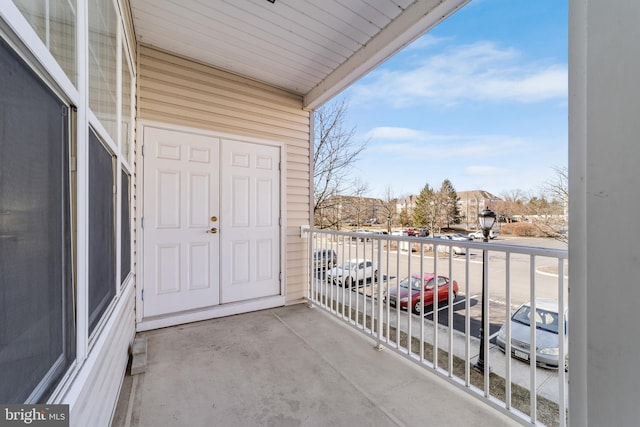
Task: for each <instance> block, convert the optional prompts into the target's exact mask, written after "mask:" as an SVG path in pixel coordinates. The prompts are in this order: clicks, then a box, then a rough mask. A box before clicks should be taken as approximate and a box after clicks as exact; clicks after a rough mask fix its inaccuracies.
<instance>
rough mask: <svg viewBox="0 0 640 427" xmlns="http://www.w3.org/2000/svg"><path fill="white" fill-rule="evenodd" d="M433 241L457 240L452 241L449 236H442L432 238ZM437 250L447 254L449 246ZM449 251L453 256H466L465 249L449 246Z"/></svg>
mask: <svg viewBox="0 0 640 427" xmlns="http://www.w3.org/2000/svg"><path fill="white" fill-rule="evenodd" d="M433 238H434V239H442V240H457V239H454V238H453V237H452V236H451V235H450V234H443V235H441V236H433ZM439 250H441V251H444V252H449V246H440V247H439ZM451 250H452V251H453V254H454V255H466V253H467V248H465V247H463V246H451Z"/></svg>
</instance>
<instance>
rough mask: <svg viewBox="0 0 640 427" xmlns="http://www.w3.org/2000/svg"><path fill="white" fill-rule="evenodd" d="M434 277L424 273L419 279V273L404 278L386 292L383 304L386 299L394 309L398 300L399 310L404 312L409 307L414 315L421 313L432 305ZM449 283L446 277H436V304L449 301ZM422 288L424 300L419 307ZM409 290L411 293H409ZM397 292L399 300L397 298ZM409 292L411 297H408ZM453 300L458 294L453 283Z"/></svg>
mask: <svg viewBox="0 0 640 427" xmlns="http://www.w3.org/2000/svg"><path fill="white" fill-rule="evenodd" d="M434 283H435V280H434V275H433V273H424V274H423V275H422V277H420V274H419V273H415V274H412V275H411V276H409V277H405V278H404V279H402V281H401V282H400V283H399V285H398V286H391V287H390V288H389V290H388V296H385V302H386V299H387V297H388V298H389V305H390V306H391V307H396V306H397V305H398V302H397V301H398V299H400V309H402V310H406V309H407V306H410V307H411V311H413V312H414V313H416V314H420V313H422V311H423V310H422V309H423V307H427V306H430V305H433V295H434V291H433V288H434V286H433V285H434ZM450 283H451V281H450V280H449V278H448V277H444V276H438V302H441V301H446V300H448V299H449V285H450ZM423 286H424V299H423V304H422V306H421V305H420V292H421V289H422V287H423ZM409 288H411V291H409ZM398 291H399V298H398ZM409 292H411V297H409ZM452 292H453V299H455V298H456V295H457V294H458V283H457V282H456V281H455V280H454V281H453V288H452Z"/></svg>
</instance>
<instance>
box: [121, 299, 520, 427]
mask: <svg viewBox="0 0 640 427" xmlns="http://www.w3.org/2000/svg"><path fill="white" fill-rule="evenodd" d="M144 335H145V336H146V337H147V339H148V350H147V352H148V362H147V367H146V372H145V373H144V374H141V375H135V376H127V377H125V383H124V386H123V389H122V391H121V395H120V401H119V403H118V409H117V412H116V416H115V418H114V421H113V424H112V425H113V426H132V427H136V426H139V427H142V426H154V427H155V426H203V427H204V426H211V425H228V426H289V425H290V426H294V425H305V426H360V425H371V426H398V425H407V426H410V425H425V422H427V423H428V420H434V425H443V426H456V425H458V426H469V425H490V426H515V425H518V424H517V422H515V421H514V420H512V419H510V418H509V417H508V416H506V415H504V414H502V413H500V412H498V411H495V410H493V409H492V408H490V407H489V406H486V405H483V404H482V403H481V402H480V401H479V400H477V399H474V398H473V397H472V396H470V395H468V394H466V393H464V392H463V391H461V390H460V389H459V388H457V387H455V386H453V385H451V384H450V383H448V382H447V381H446V380H443V379H442V378H438V377H437V376H434V375H430V373H429V372H427V371H426V370H424V369H420V368H419V367H418V366H416V365H415V364H412V363H409V362H407V361H406V360H404V359H403V358H402V357H398V355H396V354H394V352H392V351H386V350H385V351H376V348H375V344H376V343H375V340H372V339H371V338H370V337H367V336H364V335H362V334H359V333H357V332H355V331H354V330H353V329H352V328H350V327H349V326H348V324H347V323H345V322H343V321H340V320H338V319H336V318H335V317H334V316H331V315H330V314H329V313H328V312H327V311H325V310H323V309H320V308H315V309H314V308H309V307H308V306H307V305H304V304H298V305H293V306H288V307H281V308H276V309H270V310H264V311H258V312H253V313H248V314H241V315H237V316H230V317H225V318H219V319H213V320H208V321H203V322H198V323H191V324H188V325H183V326H176V327H171V328H165V329H159V330H155V331H150V332H145V333H144Z"/></svg>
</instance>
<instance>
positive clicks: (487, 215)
mask: <svg viewBox="0 0 640 427" xmlns="http://www.w3.org/2000/svg"><path fill="white" fill-rule="evenodd" d="M495 221H496V214H495V212H493V211H492V210H491V209H489V208H484V209H483V210H482V212H480V213H478V222H479V223H480V228H481V229H482V236H483V239H482V240H483V241H484V242H485V243H487V242H488V241H489V231H491V227H493V223H494V222H495ZM487 263H488V260H487V250H486V249H482V314H481V317H482V320H481V322H482V323H481V324H480V354H479V355H478V361H477V362H476V364H475V368H476V369H477V370H479V371H482V372H484V321H485V306H486V305H487V302H488V298H489V296H488V295H487V286H486V283H485V277H486V276H487V271H486V268H487Z"/></svg>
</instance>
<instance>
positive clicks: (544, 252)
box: [308, 228, 569, 259]
mask: <svg viewBox="0 0 640 427" xmlns="http://www.w3.org/2000/svg"><path fill="white" fill-rule="evenodd" d="M308 232H309V233H317V234H326V235H334V236H344V237H352V238H366V239H370V240H385V241H394V242H411V243H421V242H422V243H427V244H430V245H436V246H449V247H451V246H461V247H465V248H474V249H486V250H489V251H498V252H508V253H515V254H525V255H534V256H544V257H553V258H558V259H568V258H569V251H568V250H567V249H558V248H541V247H536V246H520V245H510V244H506V243H495V242H490V243H485V242H474V241H471V240H445V239H438V238H433V237H413V236H393V235H390V234H377V233H361V232H356V231H337V230H327V229H319V228H309V229H308Z"/></svg>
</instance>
